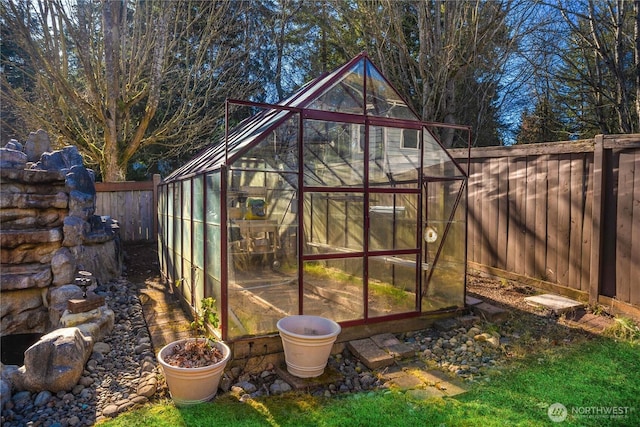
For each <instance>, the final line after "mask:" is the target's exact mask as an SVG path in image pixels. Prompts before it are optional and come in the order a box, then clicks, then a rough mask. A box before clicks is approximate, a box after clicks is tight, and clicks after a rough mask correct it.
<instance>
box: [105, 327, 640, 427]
mask: <svg viewBox="0 0 640 427" xmlns="http://www.w3.org/2000/svg"><path fill="white" fill-rule="evenodd" d="M555 403H560V404H562V405H564V407H565V408H566V419H565V420H564V421H562V422H558V423H556V422H552V421H551V419H550V417H549V416H548V413H547V412H548V408H549V406H550V405H552V404H555ZM613 412H615V413H616V414H617V415H611V413H613ZM607 413H608V414H607ZM556 414H557V415H563V413H562V412H559V413H556ZM101 425H102V426H110V427H119V426H122V427H125V426H126V427H130V426H172V427H174V426H203V427H204V426H367V427H369V426H384V427H388V426H545V425H546V426H549V425H557V426H608V425H611V426H638V425H640V345H639V344H638V343H637V342H636V343H635V344H632V343H630V342H626V341H616V340H612V339H610V338H605V337H598V338H594V339H592V340H585V341H582V342H581V343H577V344H574V345H571V346H558V347H553V346H550V347H548V348H540V349H539V351H535V352H533V353H532V354H529V355H528V356H527V357H525V358H523V359H520V360H518V361H514V362H512V363H511V364H510V366H509V367H507V368H504V369H502V370H496V371H495V372H494V373H493V374H492V375H491V376H490V377H489V381H483V382H481V383H477V384H473V385H471V387H470V390H469V391H468V392H467V393H465V394H462V395H458V396H456V397H454V398H445V399H441V398H433V399H430V400H412V399H411V398H409V397H407V396H406V395H405V394H402V393H400V392H391V391H377V392H369V393H366V392H364V393H358V394H349V395H343V396H340V397H333V398H315V397H312V396H310V395H308V394H303V393H289V394H286V395H281V396H272V397H265V398H259V399H254V400H249V401H247V402H244V403H242V402H239V401H238V399H237V397H236V396H233V395H231V394H225V395H221V396H219V397H217V398H216V399H215V400H214V401H213V402H210V403H205V404H201V405H197V406H194V407H191V408H182V409H178V408H176V407H175V406H174V405H173V403H171V401H164V402H158V403H154V404H152V405H147V406H145V407H144V408H141V409H138V410H135V411H131V412H128V413H125V414H122V415H120V416H119V417H117V418H115V419H113V420H109V421H108V422H105V423H103V424H101Z"/></svg>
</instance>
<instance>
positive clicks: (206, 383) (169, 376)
mask: <svg viewBox="0 0 640 427" xmlns="http://www.w3.org/2000/svg"><path fill="white" fill-rule="evenodd" d="M194 339H195V338H187V339H183V340H178V341H173V342H171V343H169V344H167V345H166V346H164V347H162V348H161V349H160V351H159V352H158V362H159V363H160V366H162V370H163V372H164V377H165V379H166V381H167V386H168V387H169V392H170V393H171V398H172V399H173V401H174V403H175V404H176V406H188V405H195V404H197V403H201V402H206V401H209V400H211V399H213V397H214V396H215V395H216V393H217V391H218V385H219V384H220V378H221V377H222V373H223V372H224V368H225V367H226V366H227V362H228V361H229V359H230V357H231V349H230V348H229V346H227V345H226V344H225V343H223V342H220V341H215V342H213V341H212V345H214V346H216V347H217V348H218V349H220V351H222V355H223V359H222V360H221V361H220V362H218V363H214V364H213V365H209V366H203V367H201V368H180V367H178V366H172V365H169V364H168V363H167V362H165V360H164V357H165V356H166V355H168V354H171V353H170V352H171V351H172V348H173V346H174V345H176V344H180V343H184V342H186V341H189V340H194ZM199 339H202V338H199Z"/></svg>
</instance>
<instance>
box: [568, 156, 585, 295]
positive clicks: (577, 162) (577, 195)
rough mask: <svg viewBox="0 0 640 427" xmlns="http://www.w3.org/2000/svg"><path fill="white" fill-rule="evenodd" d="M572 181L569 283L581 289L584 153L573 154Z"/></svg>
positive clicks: (572, 286) (570, 285)
mask: <svg viewBox="0 0 640 427" xmlns="http://www.w3.org/2000/svg"><path fill="white" fill-rule="evenodd" d="M570 167H571V183H570V200H571V201H570V213H569V215H570V224H569V276H568V279H567V284H568V286H569V287H571V288H574V289H580V287H581V285H580V280H581V279H582V275H581V274H580V273H581V269H580V262H581V261H582V220H583V215H584V203H583V199H584V194H585V192H584V189H583V182H582V174H583V172H584V166H583V164H582V154H581V153H576V154H572V155H571V166H570Z"/></svg>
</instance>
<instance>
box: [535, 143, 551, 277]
mask: <svg viewBox="0 0 640 427" xmlns="http://www.w3.org/2000/svg"><path fill="white" fill-rule="evenodd" d="M535 162H536V182H535V192H536V197H535V199H534V200H533V203H534V204H535V212H536V213H535V215H536V216H535V225H534V239H535V256H534V260H533V261H534V263H535V268H534V271H533V277H539V278H546V271H545V270H546V268H545V260H546V257H547V164H548V162H549V156H548V155H546V154H543V155H541V156H538V157H537V158H536V159H535Z"/></svg>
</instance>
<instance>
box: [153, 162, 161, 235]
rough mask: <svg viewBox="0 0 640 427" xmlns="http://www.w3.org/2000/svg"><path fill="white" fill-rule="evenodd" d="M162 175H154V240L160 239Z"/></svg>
mask: <svg viewBox="0 0 640 427" xmlns="http://www.w3.org/2000/svg"><path fill="white" fill-rule="evenodd" d="M160 181H161V179H160V174H157V173H154V174H153V213H152V215H153V240H154V241H155V240H156V239H157V238H158V186H159V185H160Z"/></svg>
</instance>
